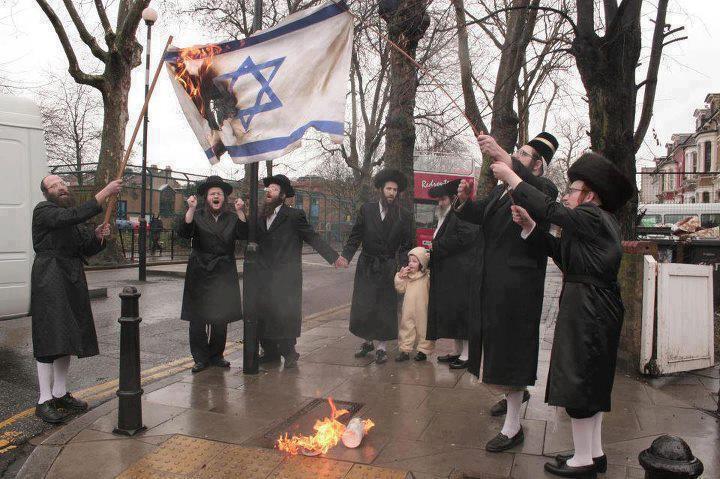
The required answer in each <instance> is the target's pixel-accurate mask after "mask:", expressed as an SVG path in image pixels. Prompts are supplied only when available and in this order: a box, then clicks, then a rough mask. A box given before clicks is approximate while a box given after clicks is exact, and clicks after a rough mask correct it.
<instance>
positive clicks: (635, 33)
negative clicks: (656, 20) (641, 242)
mask: <svg viewBox="0 0 720 479" xmlns="http://www.w3.org/2000/svg"><path fill="white" fill-rule="evenodd" d="M623 7H624V9H621V11H619V12H618V14H617V16H616V17H615V18H614V21H613V22H611V24H610V25H609V26H608V31H607V33H606V35H605V36H604V37H603V38H600V37H598V36H597V35H596V34H595V33H594V31H593V30H592V29H585V28H583V24H582V23H581V22H578V26H579V27H580V30H579V32H578V34H577V35H576V37H575V39H574V40H573V44H572V52H573V55H574V56H575V61H576V64H577V68H578V71H579V72H580V78H581V79H582V82H583V85H584V86H585V90H586V92H587V95H588V106H589V118H590V146H591V148H592V149H593V151H597V152H598V153H601V154H603V155H604V156H606V157H607V158H608V159H609V160H610V161H612V162H613V163H614V164H615V165H617V166H618V168H620V170H621V171H622V172H623V173H624V174H625V175H626V176H627V177H628V178H630V179H631V181H633V184H634V182H635V181H634V180H635V149H634V128H635V105H636V100H637V89H636V87H635V69H636V67H637V62H638V59H639V57H640V48H641V36H640V34H641V32H640V23H639V22H640V6H639V4H637V5H636V6H635V9H634V8H633V5H632V2H629V4H625V5H623ZM636 213H637V191H636V192H635V194H634V195H633V198H632V199H631V200H630V201H629V202H628V204H627V205H626V206H625V207H624V208H623V209H622V210H621V211H620V212H618V219H619V220H620V225H621V227H622V234H623V239H632V238H634V237H635V216H636Z"/></svg>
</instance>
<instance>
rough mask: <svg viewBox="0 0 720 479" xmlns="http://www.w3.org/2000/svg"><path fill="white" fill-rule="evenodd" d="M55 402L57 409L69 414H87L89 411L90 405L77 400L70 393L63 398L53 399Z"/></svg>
mask: <svg viewBox="0 0 720 479" xmlns="http://www.w3.org/2000/svg"><path fill="white" fill-rule="evenodd" d="M53 401H55V408H56V409H60V410H61V411H67V412H68V413H70V414H72V413H78V412H85V411H87V410H88V403H86V402H85V401H81V400H80V399H75V398H74V397H72V395H71V394H70V393H65V395H64V396H63V397H61V398H55V397H54V398H53Z"/></svg>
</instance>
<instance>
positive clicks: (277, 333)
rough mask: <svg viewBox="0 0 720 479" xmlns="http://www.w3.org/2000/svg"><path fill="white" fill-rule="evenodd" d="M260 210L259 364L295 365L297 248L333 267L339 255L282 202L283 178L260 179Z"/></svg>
mask: <svg viewBox="0 0 720 479" xmlns="http://www.w3.org/2000/svg"><path fill="white" fill-rule="evenodd" d="M263 183H264V185H265V191H266V193H265V206H264V211H263V215H262V217H261V218H260V219H259V224H258V253H257V278H256V279H257V281H258V282H259V284H260V285H262V288H263V291H262V292H261V294H258V295H257V296H258V297H257V298H255V301H256V308H257V309H256V314H257V318H258V320H259V324H258V338H259V339H260V345H261V346H262V348H263V355H262V356H261V357H260V358H259V361H260V362H261V363H266V362H270V361H276V360H279V359H280V357H281V356H282V357H283V358H284V359H285V368H292V367H295V366H296V364H297V360H298V358H299V357H300V355H299V354H298V353H297V351H295V343H296V341H297V338H298V337H300V328H301V324H302V310H301V307H302V245H303V241H304V242H306V243H308V244H309V245H310V246H312V247H313V248H314V249H315V251H317V252H318V253H319V254H320V255H321V256H322V257H323V258H325V260H326V261H327V262H328V263H330V264H333V263H335V261H336V260H337V258H338V254H337V253H336V252H335V250H333V249H332V247H331V246H330V245H329V244H327V243H326V242H325V241H324V240H323V239H322V238H321V237H320V236H319V235H318V234H317V233H316V232H315V230H313V227H312V226H311V225H310V223H308V221H307V218H306V217H305V212H304V211H303V210H301V209H297V208H290V207H289V206H287V205H286V204H285V199H286V198H292V197H293V196H295V190H294V189H293V187H292V185H291V184H290V180H289V179H288V178H287V177H286V176H285V175H274V176H270V177H268V178H265V179H263Z"/></svg>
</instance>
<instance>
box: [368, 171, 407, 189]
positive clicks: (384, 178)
mask: <svg viewBox="0 0 720 479" xmlns="http://www.w3.org/2000/svg"><path fill="white" fill-rule="evenodd" d="M388 181H393V182H395V183H397V185H398V192H402V191H405V188H407V179H405V175H403V174H402V173H401V172H400V171H398V170H396V169H394V168H383V169H382V170H380V171H379V172H378V174H377V175H375V178H374V180H373V182H374V183H375V188H380V189H382V188H384V187H385V183H387V182H388Z"/></svg>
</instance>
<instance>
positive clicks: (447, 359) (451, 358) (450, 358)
mask: <svg viewBox="0 0 720 479" xmlns="http://www.w3.org/2000/svg"><path fill="white" fill-rule="evenodd" d="M437 359H438V362H439V363H454V362H455V361H457V360H458V359H460V355H459V354H446V355H445V356H438V358H437Z"/></svg>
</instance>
